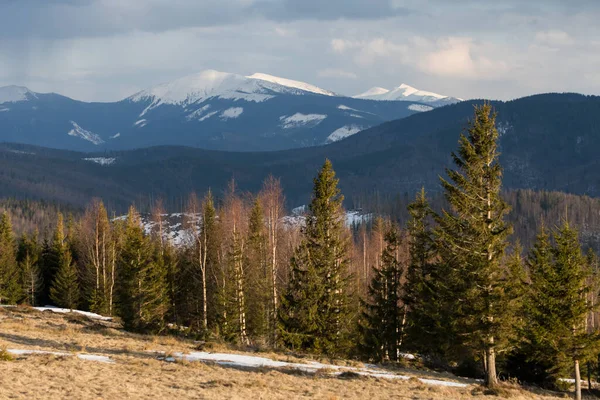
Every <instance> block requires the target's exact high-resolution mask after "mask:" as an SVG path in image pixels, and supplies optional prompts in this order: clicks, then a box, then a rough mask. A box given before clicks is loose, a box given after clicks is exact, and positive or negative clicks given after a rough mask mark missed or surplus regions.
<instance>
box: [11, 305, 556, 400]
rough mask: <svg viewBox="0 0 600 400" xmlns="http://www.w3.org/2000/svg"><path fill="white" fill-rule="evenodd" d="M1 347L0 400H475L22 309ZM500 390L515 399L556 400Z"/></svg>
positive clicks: (410, 374) (344, 366)
mask: <svg viewBox="0 0 600 400" xmlns="http://www.w3.org/2000/svg"><path fill="white" fill-rule="evenodd" d="M215 346H216V345H215ZM205 347H206V346H205ZM0 348H1V349H3V350H1V351H0V353H9V354H10V358H12V361H2V364H1V365H2V371H3V373H2V374H1V375H0V398H10V399H25V398H27V399H31V398H45V399H62V398H66V397H68V398H70V399H89V398H101V399H117V398H128V399H147V398H170V397H173V398H185V399H210V398H220V399H249V398H252V399H296V398H317V399H338V398H339V399H341V398H344V399H352V398H355V399H365V398H368V399H372V400H376V399H390V398H396V399H449V398H451V399H469V398H473V397H479V396H481V395H482V394H483V393H482V390H481V389H480V387H479V385H477V384H476V383H475V381H473V380H467V379H462V378H457V377H454V376H452V375H449V374H439V373H433V372H424V371H417V370H408V369H405V370H402V371H401V375H397V374H395V373H394V372H392V371H387V370H384V369H381V368H378V367H375V366H363V365H359V363H356V362H345V363H340V362H337V363H335V364H328V363H326V361H323V360H319V361H320V362H317V361H316V360H308V359H303V358H298V357H294V356H291V355H286V354H273V353H265V354H260V357H256V354H251V353H242V352H237V353H225V352H223V351H222V350H224V347H220V348H219V347H215V348H214V349H215V350H219V352H218V353H216V352H215V353H208V352H206V351H199V350H203V349H201V348H199V346H198V343H195V342H193V341H188V340H180V339H177V338H174V337H169V336H144V335H137V334H131V333H127V332H124V331H123V330H121V329H120V327H119V325H118V324H117V323H116V322H112V321H102V320H97V319H96V320H94V319H90V318H88V317H86V316H85V315H81V314H75V313H54V312H51V311H45V312H40V311H37V310H34V309H31V308H25V307H17V308H0ZM157 352H158V353H157ZM74 355H76V357H73V356H74ZM0 358H4V357H0ZM168 360H171V361H175V362H166V361H168ZM195 361H202V362H195ZM244 363H246V364H245V365H243V364H244ZM369 374H370V376H369ZM391 377H399V378H400V379H388V378H391ZM432 383H433V384H432ZM442 385H444V386H442ZM446 385H453V386H454V387H451V386H446ZM506 390H507V391H508V392H511V393H513V397H512V398H515V399H542V398H545V399H551V398H559V397H552V395H551V394H545V395H544V394H536V393H534V392H531V391H525V390H522V389H520V388H517V387H510V388H508V389H506ZM485 398H486V399H488V398H489V399H493V398H496V397H495V396H486V397H485Z"/></svg>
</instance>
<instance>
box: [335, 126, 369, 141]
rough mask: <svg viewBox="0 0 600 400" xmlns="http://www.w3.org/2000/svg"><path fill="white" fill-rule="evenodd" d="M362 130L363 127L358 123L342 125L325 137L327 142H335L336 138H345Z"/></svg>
mask: <svg viewBox="0 0 600 400" xmlns="http://www.w3.org/2000/svg"><path fill="white" fill-rule="evenodd" d="M362 130H363V128H362V127H361V126H358V125H346V126H342V127H341V128H339V129H336V130H335V131H334V132H333V133H332V134H331V135H329V136H328V137H327V143H332V142H337V141H338V140H342V139H345V138H347V137H349V136H352V135H354V134H355V133H358V132H360V131H362Z"/></svg>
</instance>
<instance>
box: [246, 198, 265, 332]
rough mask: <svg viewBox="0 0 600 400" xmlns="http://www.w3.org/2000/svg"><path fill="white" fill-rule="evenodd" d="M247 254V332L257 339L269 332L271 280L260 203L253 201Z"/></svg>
mask: <svg viewBox="0 0 600 400" xmlns="http://www.w3.org/2000/svg"><path fill="white" fill-rule="evenodd" d="M247 245H248V252H247V253H248V256H247V271H246V274H245V277H246V282H247V283H246V284H245V287H246V288H247V293H248V295H247V302H248V312H247V316H248V334H249V335H250V337H252V338H254V339H257V338H260V337H265V336H266V335H267V334H268V333H269V315H270V312H271V311H270V307H269V305H270V303H269V302H270V299H271V296H270V287H271V285H270V281H269V271H268V268H269V266H268V255H267V233H266V231H265V222H264V214H263V209H262V204H261V202H260V200H259V199H258V198H256V199H255V200H254V204H253V206H252V210H251V211H250V217H249V223H248V240H247Z"/></svg>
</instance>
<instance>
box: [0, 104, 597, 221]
mask: <svg viewBox="0 0 600 400" xmlns="http://www.w3.org/2000/svg"><path fill="white" fill-rule="evenodd" d="M477 103H481V102H477V101H469V102H462V103H459V104H456V105H450V106H445V107H441V108H439V109H435V110H432V111H430V112H427V113H423V114H419V115H413V116H411V117H408V118H404V119H402V120H398V121H393V122H389V123H385V124H383V125H380V126H378V127H375V128H372V129H369V130H367V131H363V132H360V133H358V134H356V135H354V136H353V137H350V138H348V139H346V140H342V141H340V142H337V143H333V144H331V145H327V146H322V147H314V148H306V149H299V150H292V151H282V152H268V153H228V152H218V151H207V150H201V149H192V148H183V147H155V148H149V149H139V150H133V151H127V152H115V153H101V154H85V153H76V152H64V151H56V150H49V149H43V148H36V147H30V146H23V145H11V144H5V145H3V146H2V148H1V149H0V192H2V193H3V194H4V195H6V196H18V197H32V198H43V199H48V200H58V201H61V202H69V203H71V204H76V205H78V206H84V205H85V204H86V203H87V202H88V201H89V200H90V199H91V198H92V197H101V198H102V199H103V200H104V201H105V202H106V203H107V205H108V206H109V207H111V208H118V209H120V210H121V212H124V211H125V210H126V208H127V206H128V205H129V204H131V203H132V202H136V203H138V204H140V205H142V204H143V205H144V206H147V205H148V204H149V203H151V200H152V199H153V198H157V197H161V198H163V200H164V201H165V204H166V205H167V207H168V208H180V207H181V205H182V204H183V203H184V200H185V197H186V196H187V194H188V193H189V192H190V191H196V192H198V193H202V192H205V191H206V190H208V189H209V188H212V190H213V191H214V192H215V193H216V194H220V193H223V192H224V190H225V188H226V186H227V182H228V181H229V180H230V179H232V178H234V179H235V180H236V183H237V185H238V186H239V188H240V189H241V190H243V191H253V192H256V191H258V190H259V188H260V184H261V181H262V180H263V179H264V177H265V176H267V175H269V174H273V175H274V176H277V177H279V178H281V183H282V186H283V188H284V190H285V192H286V196H287V198H288V200H289V201H290V203H291V205H292V206H297V205H301V204H306V203H307V201H308V197H309V193H310V179H307V178H309V177H311V176H313V175H314V174H315V173H316V172H317V170H318V168H319V166H320V165H321V164H322V163H323V161H324V159H325V158H329V159H330V160H331V161H332V162H333V163H334V165H335V166H336V171H337V173H338V176H339V177H340V179H341V182H340V185H341V188H342V190H343V191H344V193H346V196H347V197H348V198H353V197H355V196H358V195H362V194H364V193H373V194H375V193H378V195H380V196H386V195H395V194H397V193H401V194H404V195H410V194H411V193H414V192H415V191H416V190H418V189H419V188H420V187H421V186H425V188H426V189H427V191H428V192H429V193H434V192H439V186H438V184H437V181H438V176H440V175H443V171H444V168H445V167H447V166H449V165H450V163H451V158H450V157H449V154H450V152H451V151H452V149H453V148H454V146H455V144H456V141H457V140H458V136H459V134H460V132H461V131H462V130H463V129H464V128H465V124H466V123H467V121H468V118H469V116H470V115H471V114H472V110H473V104H477ZM492 104H493V106H494V108H495V110H496V111H497V112H498V129H499V133H500V138H499V145H500V147H499V150H500V153H501V154H500V161H501V162H502V165H503V166H504V188H505V189H533V190H548V191H563V192H568V193H574V194H587V195H590V196H597V195H600V175H599V174H598V171H599V170H600V169H599V168H598V165H597V163H598V161H597V157H596V155H597V154H598V153H599V152H600V120H597V119H598V118H600V117H599V116H600V98H598V97H594V96H582V95H576V94H547V95H538V96H532V97H527V98H522V99H518V100H514V101H510V102H505V103H504V102H493V103H492ZM103 160H104V161H103ZM100 163H103V164H100Z"/></svg>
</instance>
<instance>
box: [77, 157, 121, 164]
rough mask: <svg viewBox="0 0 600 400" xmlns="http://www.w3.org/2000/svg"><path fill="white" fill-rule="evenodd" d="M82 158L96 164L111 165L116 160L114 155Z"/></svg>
mask: <svg viewBox="0 0 600 400" xmlns="http://www.w3.org/2000/svg"><path fill="white" fill-rule="evenodd" d="M83 160H85V161H90V162H93V163H96V164H100V165H111V164H114V163H115V161H116V160H117V159H116V158H114V157H111V158H109V157H90V158H84V159H83Z"/></svg>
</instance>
